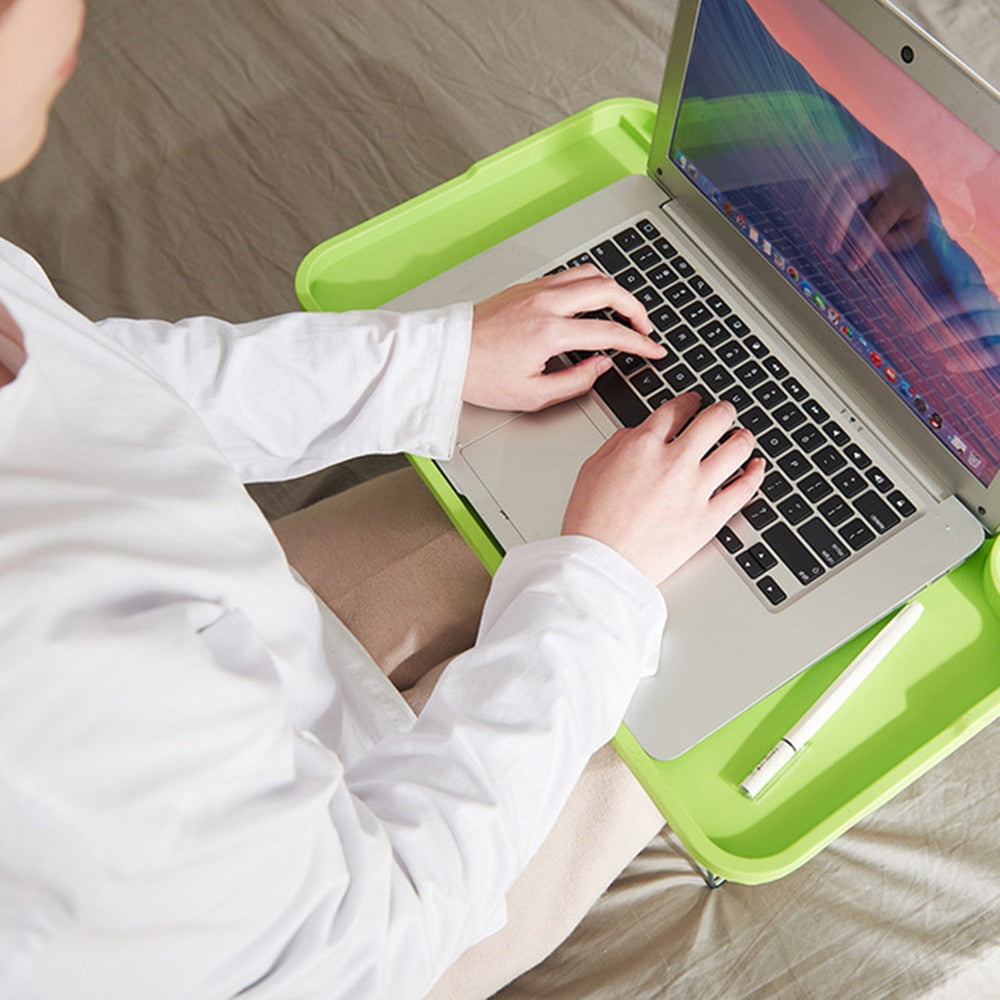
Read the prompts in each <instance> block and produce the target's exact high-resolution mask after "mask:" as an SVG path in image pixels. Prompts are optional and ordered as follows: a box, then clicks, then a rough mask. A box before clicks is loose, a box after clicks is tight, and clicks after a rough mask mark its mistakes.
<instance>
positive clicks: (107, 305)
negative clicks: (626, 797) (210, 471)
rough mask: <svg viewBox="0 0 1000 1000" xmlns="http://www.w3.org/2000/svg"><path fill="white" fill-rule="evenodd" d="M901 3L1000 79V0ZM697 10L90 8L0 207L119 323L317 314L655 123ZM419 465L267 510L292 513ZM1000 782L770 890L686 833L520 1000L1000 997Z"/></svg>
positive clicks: (445, 3)
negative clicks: (381, 238)
mask: <svg viewBox="0 0 1000 1000" xmlns="http://www.w3.org/2000/svg"><path fill="white" fill-rule="evenodd" d="M903 5H904V6H905V7H906V9H908V10H909V11H910V12H911V13H912V14H914V15H915V16H916V17H917V19H918V20H920V21H921V22H922V23H924V24H925V25H926V26H927V27H929V28H931V29H932V30H934V31H935V32H936V33H937V34H939V35H940V36H941V37H942V38H943V39H944V40H945V41H946V42H947V43H948V44H949V45H950V46H951V47H952V48H954V49H955V50H956V51H957V52H959V53H960V54H962V55H963V57H964V58H965V59H966V60H967V61H969V62H970V63H971V64H972V65H973V67H974V68H976V69H977V70H978V71H979V72H980V73H981V74H982V75H984V76H985V77H987V78H988V79H990V80H992V81H993V82H994V83H996V82H997V81H998V80H1000V45H998V40H1000V2H998V0H907V2H906V3H904V4H903ZM674 6H675V3H674V0H549V2H546V3H539V2H537V0H505V2H504V3H495V2H491V0H364V2H362V3H358V2H357V0H211V2H206V0H90V3H89V22H88V30H87V36H86V39H85V44H84V48H83V51H82V59H81V65H80V68H79V70H78V71H77V75H76V78H75V80H74V81H73V83H72V85H71V87H70V89H69V91H68V92H67V93H66V94H65V95H64V97H63V98H62V99H61V100H60V103H59V105H58V108H57V112H56V115H55V119H54V121H53V126H52V130H51V136H50V140H49V142H48V144H47V146H46V148H45V150H44V152H43V153H42V155H41V156H40V158H39V159H38V160H37V161H36V162H35V164H34V165H33V166H32V167H31V168H30V169H29V171H28V172H26V173H25V174H24V175H22V176H21V177H19V178H18V179H16V180H15V181H13V182H11V183H9V184H7V185H5V186H4V188H2V189H0V232H2V233H3V234H4V235H5V236H7V237H8V238H10V239H13V240H14V241H15V242H18V243H20V244H21V245H23V246H25V247H26V248H27V249H29V250H30V251H31V252H33V253H34V254H35V255H36V256H37V257H38V258H39V259H40V260H41V261H42V263H43V265H44V266H45V267H46V268H47V269H48V271H49V273H50V274H51V275H52V276H53V278H54V280H55V282H56V284H57V286H58V287H59V290H60V291H61V293H62V294H63V295H64V296H65V297H66V298H67V299H69V300H70V301H71V302H73V303H74V304H75V305H77V306H78V307H80V308H81V309H82V310H83V311H84V312H86V313H88V314H90V315H92V316H94V317H100V316H105V315H112V314H118V315H133V316H160V317H164V318H179V317H181V316H185V315H191V314H195V313H202V312H208V313H214V314H218V315H222V316H225V317H227V318H229V319H233V320H242V319H249V318H252V317H256V316H259V315H263V314H268V313H274V312H279V311H284V310H287V309H292V308H295V307H296V302H295V298H294V292H293V285H292V278H293V274H294V271H295V268H296V266H297V264H298V262H299V260H300V259H301V258H302V257H303V256H304V255H305V253H306V252H307V251H308V250H309V249H310V248H311V247H312V246H313V245H315V244H316V243H318V242H320V241H321V240H323V239H325V238H326V237H328V236H331V235H333V234H335V233H337V232H339V231H341V230H343V229H345V228H347V227H348V226H351V225H353V224H355V223H357V222H360V221H362V220H363V219H365V218H367V217H369V216H371V215H373V214H375V213H377V212H379V211H382V210H384V209H386V208H389V207H390V206H392V205H394V204H396V203H398V202H400V201H402V200H404V199H406V198H408V197H411V196H413V195H415V194H418V193H419V192H421V191H424V190H426V189H427V188H429V187H431V186H433V185H435V184H437V183H440V182H441V181H444V180H446V179H448V178H449V177H452V176H454V175H455V174H457V173H460V172H461V171H463V170H464V169H465V168H466V167H468V166H469V165H470V164H471V163H473V162H474V161H476V160H478V159H480V158H482V157H483V156H486V155H487V154H489V153H492V152H494V151H496V150H498V149H500V148H502V147H503V146H505V145H507V144H509V143H511V142H513V141H515V140H517V139H519V138H521V137H523V136H525V135H527V134H529V133H531V132H532V131H535V130H538V129H540V128H542V127H544V126H546V125H549V124H552V123H554V122H556V121H558V120H559V119H561V118H563V117H565V116H566V115H568V114H570V113H572V112H574V111H578V110H580V109H581V108H583V107H586V106H587V105H589V104H591V103H593V102H595V101H598V100H602V99H604V98H608V97H616V96H622V95H634V96H639V97H646V98H650V99H655V97H656V95H657V93H658V89H659V82H660V75H661V73H662V65H663V56H664V53H665V51H666V46H667V42H668V39H669V35H670V26H671V21H672V14H673V9H674ZM942 155H946V153H945V151H943V153H942ZM998 197H1000V192H998ZM400 461H401V460H400V459H399V458H398V457H393V456H389V457H380V458H374V459H366V460H363V461H360V462H355V463H350V464H349V465H348V466H345V467H340V468H336V469H333V470H330V471H329V472H327V473H324V474H322V475H320V476H314V477H310V478H309V479H307V480H303V481H298V482H295V483H291V484H270V485H264V486H258V487H255V488H254V494H255V496H256V498H257V499H258V502H260V503H261V505H262V507H263V508H264V510H265V511H266V512H267V513H268V514H270V515H276V514H279V513H282V512H284V511H286V510H289V509H292V508H293V507H295V506H297V505H301V504H302V503H305V502H308V501H309V500H311V499H315V498H316V497H318V496H320V495H322V494H323V493H325V492H328V491H331V490H336V489H340V488H343V487H344V486H346V485H349V484H351V483H353V482H356V481H357V480H358V479H360V478H364V477H367V476H371V475H374V474H377V473H378V472H380V471H382V470H384V469H385V468H387V467H391V466H393V465H396V464H398V463H399V462H400ZM998 661H1000V657H998ZM998 669H1000V662H998ZM998 765H1000V727H997V726H993V727H991V728H989V729H987V730H986V731H984V732H983V733H981V734H980V735H979V736H977V737H976V738H975V739H974V740H972V741H971V742H970V743H969V744H968V745H966V747H965V748H963V749H962V750H960V751H958V752H957V753H955V754H954V755H952V756H951V757H950V758H949V759H948V760H947V761H945V762H944V763H942V764H941V765H939V766H938V767H936V768H935V769H934V770H933V771H932V772H931V773H929V774H928V775H926V776H924V777H923V778H922V779H920V780H919V781H917V782H916V783H915V784H914V785H913V786H911V788H910V789H908V790H907V791H905V792H904V793H902V794H901V795H899V796H898V797H897V798H895V799H894V800H893V801H892V802H890V803H889V804H887V805H885V806H883V807H882V808H881V809H879V810H878V811H877V812H875V813H874V814H873V815H872V816H870V817H869V818H868V819H866V820H865V821H863V822H862V823H860V824H859V825H858V826H857V827H856V828H855V829H853V830H852V831H851V832H849V833H848V834H846V835H845V836H843V837H841V838H840V839H839V840H838V841H837V842H836V843H834V844H833V845H832V846H831V847H829V848H828V849H827V850H825V851H824V852H823V853H822V854H821V855H820V856H819V857H817V858H816V859H814V860H813V861H811V862H810V863H808V864H807V865H805V866H804V867H803V868H801V869H800V870H799V871H798V872H796V873H793V874H792V875H790V876H788V877H786V878H785V879H782V880H781V881H779V882H776V883H772V884H769V885H764V886H757V887H744V886H737V885H728V886H725V887H723V888H721V889H718V890H715V891H710V890H708V889H707V888H706V887H705V885H704V883H703V882H702V880H701V878H700V876H699V875H698V874H697V872H696V871H695V869H694V868H693V866H692V865H691V863H690V862H689V861H688V860H687V858H686V856H685V854H684V852H683V850H682V849H681V848H680V847H679V845H678V844H677V843H676V842H675V840H674V839H673V838H672V836H671V835H670V833H669V831H667V832H665V833H664V834H663V835H662V836H661V837H658V838H657V839H656V840H654V842H653V844H652V845H651V846H650V847H649V849H648V850H647V851H645V852H644V853H643V854H642V855H641V856H640V857H639V858H638V859H637V860H636V861H635V862H634V863H633V865H632V866H631V867H630V868H629V869H628V870H627V871H626V872H625V874H624V875H623V876H622V877H621V878H620V879H619V880H618V882H617V883H616V884H615V885H614V886H613V887H612V889H611V890H610V891H609V892H608V893H607V894H606V895H605V897H604V898H603V899H602V900H601V902H600V904H599V905H598V906H597V907H596V909H595V910H594V911H593V912H592V913H591V915H590V916H589V917H588V918H587V919H586V920H585V922H584V923H583V925H582V926H581V927H580V928H579V929H578V931H577V932H576V933H575V934H574V935H573V936H572V937H571V939H570V940H569V941H568V942H567V943H566V944H565V945H564V946H563V947H562V948H561V949H560V950H559V951H558V952H557V953H556V954H555V955H553V956H552V957H551V958H550V959H549V960H548V961H547V962H545V963H544V964H543V965H542V966H540V967H539V968H537V969H535V970H533V971H532V972H530V973H528V974H527V975H525V976H523V977H522V978H521V979H520V980H519V981H518V982H516V983H515V984H513V985H512V986H510V987H509V988H508V989H507V990H506V991H504V994H503V995H504V996H505V997H507V998H509V1000H513V998H523V997H543V996H544V997H558V998H567V1000H568V998H573V1000H584V998H602V1000H607V998H619V997H622V998H625V997H628V998H636V1000H639V998H654V997H670V998H675V997H676V998H697V1000H710V998H727V1000H729V998H749V997H759V998H771V997H779V998H802V1000H826V998H830V1000H833V998H837V1000H840V998H849V1000H855V998H864V1000H867V998H885V997H894V998H900V1000H911V998H918V997H919V998H934V1000H938V998H958V1000H965V998H977V997H983V998H986V997H997V996H1000V822H998V820H1000V798H998V796H997V792H996V785H997V781H996V777H995V774H996V771H997V768H998Z"/></svg>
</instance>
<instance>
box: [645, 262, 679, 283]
mask: <svg viewBox="0 0 1000 1000" xmlns="http://www.w3.org/2000/svg"><path fill="white" fill-rule="evenodd" d="M646 276H647V277H648V278H649V280H650V281H651V282H652V283H653V284H654V285H656V287H657V288H659V289H664V288H667V287H668V286H669V285H672V284H673V283H674V282H675V281H677V280H678V278H677V272H676V271H675V270H674V269H673V268H672V267H671V266H670V265H669V264H657V265H656V267H654V268H652V269H651V270H650V271H648V272H647V273H646Z"/></svg>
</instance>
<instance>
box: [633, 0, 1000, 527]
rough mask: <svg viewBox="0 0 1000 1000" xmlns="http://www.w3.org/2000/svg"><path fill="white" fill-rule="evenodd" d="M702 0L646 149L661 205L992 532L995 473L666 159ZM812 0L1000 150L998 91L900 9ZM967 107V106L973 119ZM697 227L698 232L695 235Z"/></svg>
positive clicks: (685, 21)
mask: <svg viewBox="0 0 1000 1000" xmlns="http://www.w3.org/2000/svg"><path fill="white" fill-rule="evenodd" d="M701 2H702V0H680V2H679V5H678V10H677V16H676V20H675V24H674V32H673V37H672V40H671V46H670V50H669V54H668V58H667V65H666V70H665V72H664V77H663V84H662V88H661V94H660V103H659V111H658V114H657V119H656V125H655V128H654V132H653V139H652V144H651V148H650V155H649V161H648V173H649V176H650V177H651V178H652V179H653V180H654V181H656V183H657V184H658V185H659V186H660V187H661V188H662V189H663V191H664V194H665V196H666V198H667V199H668V202H669V204H668V205H667V206H665V207H666V210H667V213H668V214H669V215H670V216H671V218H672V219H673V220H674V221H675V222H677V223H678V224H680V225H681V226H682V227H683V228H684V229H685V230H686V231H687V232H688V234H689V235H690V236H691V237H692V239H694V240H695V241H696V242H697V243H699V244H701V245H702V246H706V244H707V245H709V246H711V248H712V249H713V250H714V249H715V248H716V247H717V246H725V247H726V257H725V259H723V260H720V264H721V265H722V267H723V269H724V270H725V271H727V272H729V273H730V274H731V275H732V276H733V278H734V279H735V280H736V281H737V283H738V284H739V286H740V287H741V289H742V290H743V291H744V292H746V291H747V290H748V289H752V290H753V291H752V292H751V293H749V294H748V297H749V298H750V299H751V301H752V303H753V305H754V306H755V307H756V308H757V309H758V310H759V311H761V312H762V313H763V314H764V315H765V316H767V317H768V318H769V319H770V320H771V321H772V323H773V325H774V327H775V330H776V331H777V332H778V333H779V335H780V331H781V330H795V331H796V338H795V340H794V342H793V341H790V340H788V341H787V342H788V343H789V344H790V346H791V347H792V349H794V350H796V351H797V352H798V353H800V354H801V355H802V356H803V357H804V358H805V360H806V361H807V363H809V365H810V366H811V367H812V368H813V370H814V371H816V372H817V375H818V377H820V378H821V379H822V380H823V381H824V382H826V383H827V384H828V385H830V386H832V387H833V388H834V389H835V391H837V393H838V395H839V396H840V397H841V398H845V394H846V395H847V396H849V398H850V399H851V400H853V401H857V402H856V403H852V407H851V410H850V413H849V415H847V416H846V419H849V420H850V421H852V422H856V423H857V424H858V426H859V427H861V428H863V429H864V428H866V429H867V430H868V431H870V432H871V433H872V434H873V435H874V436H875V437H877V438H879V439H880V440H882V441H883V443H885V444H886V445H887V446H888V447H889V448H890V449H891V450H893V451H895V452H896V453H898V454H901V455H903V456H904V457H905V459H906V462H907V464H908V465H910V467H911V468H912V470H913V472H914V474H915V475H916V476H917V477H918V479H920V480H921V482H922V483H923V484H924V485H925V486H926V488H927V489H928V490H929V492H931V494H932V495H934V496H936V497H938V498H941V497H943V496H944V495H947V494H955V495H956V496H958V497H959V499H961V500H962V502H963V503H964V505H965V506H966V507H967V508H968V509H969V510H970V512H971V513H972V514H973V515H974V516H975V517H976V518H977V519H978V520H979V521H980V523H981V524H982V525H983V526H984V528H985V529H986V530H987V531H988V532H989V533H991V534H993V533H996V531H997V530H998V529H1000V474H998V475H997V476H996V477H995V478H994V480H993V482H992V483H991V484H990V486H989V487H986V486H984V485H983V484H982V483H980V482H979V480H977V479H976V477H975V476H974V475H973V474H972V473H971V472H970V471H969V470H968V469H967V468H966V467H965V466H964V465H963V464H962V463H961V462H960V461H959V460H958V459H957V458H955V457H954V456H953V455H952V454H951V453H950V452H949V451H948V449H947V448H946V447H945V446H944V444H943V443H942V442H941V441H940V439H937V438H935V436H934V434H933V432H932V431H931V430H930V429H929V428H927V427H925V426H923V425H922V424H921V422H920V421H919V419H918V418H917V417H916V416H915V414H914V413H913V412H912V410H911V409H910V407H909V406H907V404H906V403H905V402H904V401H903V400H902V399H900V398H899V397H898V396H897V394H896V393H895V391H894V390H893V389H892V387H891V386H889V385H887V384H886V382H885V380H884V379H882V378H881V377H879V375H878V374H877V373H875V372H874V371H873V370H872V369H871V368H870V367H869V366H868V365H867V364H865V362H864V361H863V359H862V358H861V357H859V355H858V354H857V353H856V352H855V351H854V350H853V349H852V348H851V347H850V346H849V345H848V344H846V343H845V342H844V341H843V339H842V338H840V337H838V336H837V335H836V333H835V331H833V330H832V329H831V327H830V326H829V325H828V324H827V323H826V321H825V320H824V319H823V318H822V317H821V316H820V315H819V314H818V313H817V312H816V310H815V309H813V308H812V307H811V306H810V305H809V304H808V303H807V302H806V301H805V300H804V299H802V297H801V296H796V295H794V294H791V295H790V294H789V292H790V291H791V290H792V289H791V286H790V285H789V284H788V282H786V281H785V279H784V278H783V276H782V275H781V274H780V273H778V271H777V270H776V269H775V268H774V267H773V266H772V265H771V264H770V262H769V261H767V260H766V259H765V258H764V257H763V255H761V254H760V253H759V252H758V251H757V250H755V249H754V247H753V246H752V245H751V244H750V243H749V242H748V241H746V240H742V239H737V238H734V235H735V232H734V229H733V227H732V224H731V223H730V222H729V221H728V220H727V219H726V218H725V216H723V215H722V213H720V212H718V211H717V210H716V209H715V208H714V207H713V206H712V205H711V203H710V202H709V201H708V199H706V198H704V197H703V196H702V195H701V194H700V192H699V191H698V190H697V189H696V188H695V186H694V185H693V184H691V183H690V181H689V180H688V178H686V177H685V176H684V174H683V173H682V171H681V170H680V168H679V167H678V166H677V165H676V164H675V163H673V161H672V160H671V159H670V156H669V149H670V142H671V139H672V136H673V130H674V123H675V120H676V116H677V111H678V107H679V104H680V98H681V93H682V89H683V83H684V77H685V73H686V70H687V63H688V58H689V56H690V50H691V44H692V40H693V37H694V30H695V27H696V24H697V19H698V13H699V10H700V8H701ZM819 2H822V3H824V4H825V5H826V6H827V7H829V8H830V9H831V10H833V11H834V13H836V14H838V15H839V16H841V17H842V18H843V19H844V20H845V21H847V23H849V24H850V25H851V26H852V27H854V28H856V29H857V30H859V31H861V33H862V34H864V35H865V36H866V37H867V38H868V39H869V40H870V41H872V42H873V44H875V45H876V47H878V48H879V50H880V51H882V52H883V53H884V54H885V55H886V56H887V57H888V58H892V59H894V61H895V63H896V64H897V65H900V66H903V67H904V68H905V69H907V71H908V72H910V73H911V76H913V78H914V79H916V80H917V82H918V83H920V84H921V85H922V86H924V87H925V89H928V85H930V86H931V87H933V88H934V90H933V93H934V94H935V96H937V95H939V94H944V93H945V92H947V94H948V102H947V106H948V107H949V109H950V110H952V111H953V112H954V113H956V114H958V115H959V117H961V118H962V119H963V120H964V121H966V123H967V124H969V125H970V127H974V129H975V131H976V132H977V133H978V134H979V135H981V136H982V137H983V138H984V139H986V140H987V141H988V142H990V143H991V144H992V145H994V147H995V148H998V149H1000V92H998V91H996V90H995V89H994V88H993V87H992V86H991V85H990V84H988V83H987V82H986V81H984V80H983V79H982V78H981V77H980V76H978V75H977V74H976V73H975V72H973V71H972V70H971V69H970V68H969V67H968V66H966V65H965V64H964V63H962V62H961V61H960V60H959V59H958V58H957V57H956V56H955V55H953V54H952V53H950V52H949V51H948V50H947V49H945V48H944V47H943V46H942V45H940V43H938V42H937V41H936V40H934V39H933V38H932V37H931V36H930V35H928V34H927V33H926V32H925V31H923V29H921V28H920V27H919V26H918V25H916V24H915V23H914V22H912V21H911V20H910V19H909V18H907V17H906V16H905V15H904V14H903V13H902V12H901V11H899V10H898V9H897V8H895V7H892V6H890V5H887V4H884V3H882V2H880V0H819ZM845 14H846V16H845ZM903 45H910V46H912V47H915V49H916V51H917V58H915V59H914V60H913V62H912V63H910V64H908V65H907V64H906V63H904V62H903V60H902V59H901V58H900V56H899V53H900V51H901V49H902V46H903ZM938 99H939V100H940V98H938ZM941 103H945V102H944V101H941ZM970 115H975V124H974V125H973V122H971V121H969V117H968V116H970ZM699 233H703V234H704V235H703V237H702V238H701V239H699V238H698V234H699ZM784 339H786V340H787V338H784ZM841 390H842V391H841Z"/></svg>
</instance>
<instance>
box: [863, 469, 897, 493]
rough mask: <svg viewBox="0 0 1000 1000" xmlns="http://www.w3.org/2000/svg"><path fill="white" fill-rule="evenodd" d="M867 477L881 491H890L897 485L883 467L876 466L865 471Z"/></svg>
mask: <svg viewBox="0 0 1000 1000" xmlns="http://www.w3.org/2000/svg"><path fill="white" fill-rule="evenodd" d="M865 478H866V479H867V480H868V482H870V483H871V484H872V486H874V487H875V489H877V490H878V491H879V493H888V492H889V490H891V489H892V488H893V486H895V485H896V484H895V483H894V482H893V481H892V480H891V479H890V478H889V477H888V476H887V475H886V474H885V473H884V472H883V471H882V470H881V469H879V468H877V467H875V466H873V467H872V468H870V469H869V470H868V471H867V472H866V473H865Z"/></svg>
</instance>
